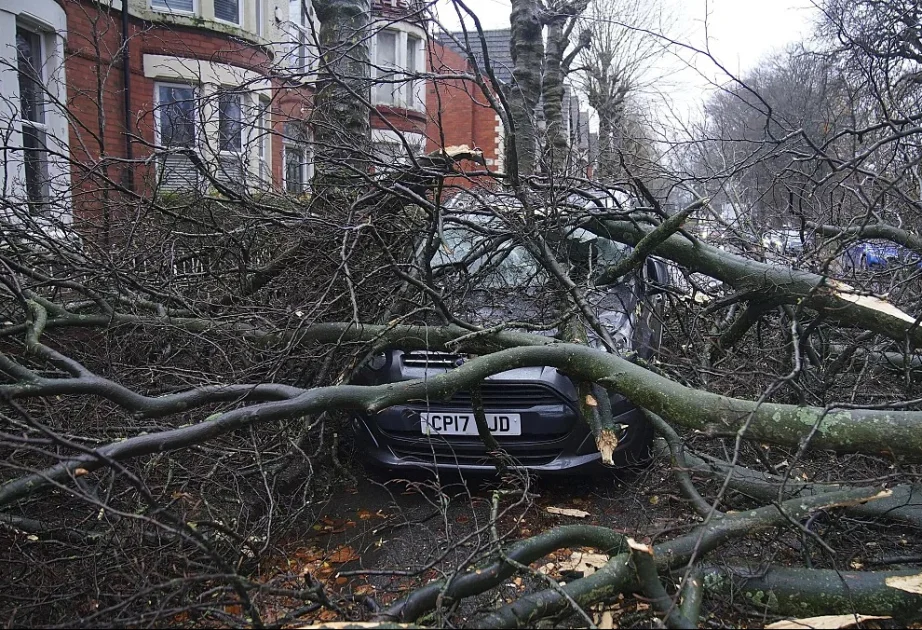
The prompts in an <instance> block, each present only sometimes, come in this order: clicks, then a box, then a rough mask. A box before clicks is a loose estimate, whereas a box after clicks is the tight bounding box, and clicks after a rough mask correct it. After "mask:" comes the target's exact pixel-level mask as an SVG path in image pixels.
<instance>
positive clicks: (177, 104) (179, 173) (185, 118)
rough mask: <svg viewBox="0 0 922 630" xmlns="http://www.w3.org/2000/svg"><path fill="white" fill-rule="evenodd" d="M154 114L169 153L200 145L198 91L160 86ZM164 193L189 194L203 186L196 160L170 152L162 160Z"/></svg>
mask: <svg viewBox="0 0 922 630" xmlns="http://www.w3.org/2000/svg"><path fill="white" fill-rule="evenodd" d="M154 94H155V95H156V99H157V108H156V109H155V110H154V116H155V120H156V130H157V141H158V143H159V144H160V145H162V146H164V147H166V148H168V149H178V148H184V147H185V148H194V147H195V145H196V133H195V123H196V113H195V110H196V102H195V96H196V94H195V88H193V87H192V86H189V85H169V84H163V83H158V84H157V85H156V87H155V92H154ZM160 167H161V170H160V179H161V184H160V185H161V188H162V190H188V189H197V188H199V187H200V186H201V183H202V178H201V174H200V173H199V170H198V168H197V167H196V166H195V164H194V163H193V162H192V159H191V158H190V157H189V156H188V155H185V154H183V153H181V152H178V151H173V152H166V153H164V154H163V155H162V156H161V159H160Z"/></svg>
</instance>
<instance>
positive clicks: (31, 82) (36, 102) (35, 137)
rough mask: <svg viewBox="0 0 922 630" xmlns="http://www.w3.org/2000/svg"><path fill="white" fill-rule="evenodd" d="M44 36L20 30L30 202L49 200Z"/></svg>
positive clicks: (18, 52) (18, 43) (21, 97)
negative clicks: (43, 63)
mask: <svg viewBox="0 0 922 630" xmlns="http://www.w3.org/2000/svg"><path fill="white" fill-rule="evenodd" d="M42 59H43V51H42V36H41V35H40V34H39V33H36V32H33V31H29V30H27V29H25V28H22V27H17V28H16V62H17V69H18V71H19V113H20V117H21V121H22V147H23V166H24V170H25V184H26V196H27V198H28V200H29V202H30V203H43V202H46V201H48V196H49V195H48V155H47V148H46V144H45V141H46V132H47V128H46V126H45V87H44V82H43V81H42Z"/></svg>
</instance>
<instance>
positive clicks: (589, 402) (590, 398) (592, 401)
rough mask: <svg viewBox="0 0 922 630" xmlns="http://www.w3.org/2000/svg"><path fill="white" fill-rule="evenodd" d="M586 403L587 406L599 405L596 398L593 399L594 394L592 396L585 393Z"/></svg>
mask: <svg viewBox="0 0 922 630" xmlns="http://www.w3.org/2000/svg"><path fill="white" fill-rule="evenodd" d="M586 404H587V405H588V406H590V407H598V406H599V401H598V400H596V399H595V396H593V395H592V394H587V395H586Z"/></svg>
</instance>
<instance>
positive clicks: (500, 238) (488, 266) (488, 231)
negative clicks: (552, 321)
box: [432, 214, 630, 288]
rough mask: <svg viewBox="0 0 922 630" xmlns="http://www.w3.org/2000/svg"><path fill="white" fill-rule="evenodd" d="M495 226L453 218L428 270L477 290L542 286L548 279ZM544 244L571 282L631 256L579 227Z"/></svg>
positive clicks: (472, 217)
mask: <svg viewBox="0 0 922 630" xmlns="http://www.w3.org/2000/svg"><path fill="white" fill-rule="evenodd" d="M500 227H501V222H500V220H499V219H497V218H496V217H493V216H490V215H485V214H462V215H457V216H455V217H453V221H452V222H451V223H448V224H447V225H445V227H444V228H443V230H442V231H441V233H440V241H441V244H440V246H439V248H438V250H437V251H436V253H435V255H434V256H433V258H432V267H433V269H440V268H441V269H445V268H454V269H458V270H459V271H463V272H465V273H467V274H468V275H470V276H476V277H477V282H476V284H477V286H478V287H480V288H502V287H538V286H541V285H544V284H545V283H546V281H547V278H546V275H545V272H544V270H543V269H542V267H541V265H540V264H539V263H538V261H537V260H535V258H534V257H533V256H532V255H531V253H530V252H529V251H528V250H527V249H526V248H525V247H524V246H522V245H517V244H515V243H514V242H513V239H512V236H511V235H510V234H509V233H508V231H503V230H501V229H499V228H500ZM546 240H547V243H548V246H549V247H550V248H551V249H552V251H553V252H554V253H555V254H556V255H557V258H558V260H560V261H564V262H566V264H567V265H568V267H569V270H570V273H571V276H572V277H573V278H574V280H577V279H578V280H584V279H594V278H596V277H598V275H599V274H600V273H601V272H602V271H603V270H604V269H606V268H607V267H610V266H611V265H614V264H616V263H618V262H619V261H620V260H622V259H623V258H624V257H625V256H627V255H628V253H629V252H630V247H628V246H627V245H623V244H621V243H618V242H616V241H612V240H609V239H605V238H601V237H599V236H596V235H595V234H593V233H592V232H589V231H588V230H584V229H582V228H566V229H565V231H564V230H562V231H561V232H560V234H559V236H558V237H557V238H552V237H550V236H549V235H548V238H547V239H546Z"/></svg>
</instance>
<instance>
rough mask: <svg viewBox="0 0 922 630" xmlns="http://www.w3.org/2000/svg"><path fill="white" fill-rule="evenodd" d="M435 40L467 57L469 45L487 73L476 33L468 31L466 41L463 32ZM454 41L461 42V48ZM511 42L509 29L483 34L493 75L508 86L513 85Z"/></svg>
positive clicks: (439, 36) (448, 34)
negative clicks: (465, 46) (466, 48)
mask: <svg viewBox="0 0 922 630" xmlns="http://www.w3.org/2000/svg"><path fill="white" fill-rule="evenodd" d="M435 38H436V40H437V41H438V42H439V43H440V44H442V45H444V46H448V47H449V48H451V49H453V50H454V51H455V52H457V53H458V54H460V55H463V56H465V57H466V56H467V54H468V53H467V51H466V50H464V49H463V46H464V45H465V44H467V45H469V46H470V48H471V52H472V53H473V54H474V58H475V59H476V60H477V65H478V66H480V68H481V70H483V71H486V67H485V66H484V63H483V44H482V43H481V41H480V39H479V38H478V36H477V32H476V31H468V32H467V35H466V39H465V34H464V33H463V32H457V33H439V34H438V35H436V37H435ZM454 40H457V41H458V42H460V43H461V46H459V45H458V44H456V43H455V41H454ZM511 40H512V31H511V30H510V29H508V28H505V29H500V30H496V31H484V32H483V41H484V42H485V43H486V45H487V54H488V55H489V57H490V66H491V67H492V68H493V73H494V74H495V75H496V79H497V81H499V82H500V83H505V84H507V85H508V84H510V83H512V69H513V68H514V65H513V63H512V52H511V51H510V50H509V42H510V41H511Z"/></svg>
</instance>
